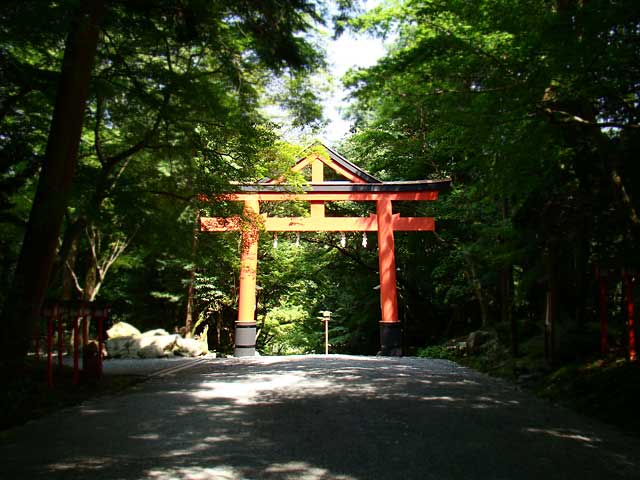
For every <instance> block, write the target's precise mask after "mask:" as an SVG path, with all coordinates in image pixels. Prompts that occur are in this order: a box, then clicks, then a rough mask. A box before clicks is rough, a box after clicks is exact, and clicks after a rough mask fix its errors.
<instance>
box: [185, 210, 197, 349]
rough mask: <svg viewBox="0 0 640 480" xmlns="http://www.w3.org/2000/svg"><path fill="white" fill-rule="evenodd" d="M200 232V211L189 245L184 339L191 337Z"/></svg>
mask: <svg viewBox="0 0 640 480" xmlns="http://www.w3.org/2000/svg"><path fill="white" fill-rule="evenodd" d="M199 232H200V209H199V208H198V210H197V213H196V220H195V223H194V225H193V242H192V243H191V264H192V266H191V269H190V271H189V288H188V289H187V315H186V318H185V321H184V329H185V334H184V335H185V337H187V338H189V337H191V334H192V331H193V296H194V293H195V281H196V254H197V252H198V233H199Z"/></svg>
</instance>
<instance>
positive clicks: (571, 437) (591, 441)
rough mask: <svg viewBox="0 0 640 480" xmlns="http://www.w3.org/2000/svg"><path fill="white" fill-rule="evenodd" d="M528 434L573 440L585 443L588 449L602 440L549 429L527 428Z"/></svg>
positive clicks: (573, 431)
mask: <svg viewBox="0 0 640 480" xmlns="http://www.w3.org/2000/svg"><path fill="white" fill-rule="evenodd" d="M525 431H526V432H529V433H542V434H544V435H549V436H550V437H555V438H562V439H566V440H575V441H577V442H581V443H585V444H587V446H589V447H595V444H596V443H600V442H601V441H602V440H601V439H599V438H598V437H590V436H587V435H584V434H583V433H581V432H577V431H575V430H554V429H551V428H527V429H526V430H525Z"/></svg>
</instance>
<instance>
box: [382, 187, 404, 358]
mask: <svg viewBox="0 0 640 480" xmlns="http://www.w3.org/2000/svg"><path fill="white" fill-rule="evenodd" d="M377 214H378V265H379V271H380V308H381V310H382V320H381V321H380V344H381V348H380V354H381V355H389V356H401V355H402V331H401V329H400V322H399V320H398V297H397V287H396V260H395V252H394V248H395V247H394V240H393V209H392V204H391V200H390V199H389V198H388V197H383V198H381V199H380V200H378V201H377Z"/></svg>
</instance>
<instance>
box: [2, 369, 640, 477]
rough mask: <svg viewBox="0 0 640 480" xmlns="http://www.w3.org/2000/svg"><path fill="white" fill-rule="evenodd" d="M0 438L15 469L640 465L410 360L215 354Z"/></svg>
mask: <svg viewBox="0 0 640 480" xmlns="http://www.w3.org/2000/svg"><path fill="white" fill-rule="evenodd" d="M0 440H1V441H2V446H1V447H0V455H1V458H3V460H1V461H0V470H2V471H4V472H5V473H11V474H12V475H13V474H16V475H17V477H14V478H21V477H20V475H23V476H24V478H37V477H45V476H46V477H47V478H51V477H52V476H53V477H54V478H55V477H58V478H123V479H125V478H126V479H129V478H131V479H133V478H154V479H163V480H164V479H201V478H202V479H205V478H221V479H226V478H229V479H236V478H247V479H249V478H260V479H263V478H265V479H272V478H273V479H302V478H304V479H318V480H319V479H370V478H371V479H377V478H401V479H411V478H415V479H476V478H477V479H534V478H535V479H539V478H545V479H564V478H581V479H591V478H593V479H602V478H607V479H618V478H620V479H622V478H638V477H637V476H635V477H634V475H637V472H638V466H639V463H638V456H637V455H638V454H637V452H638V451H639V450H638V444H637V443H633V441H631V440H629V439H627V438H625V437H623V436H621V435H619V434H617V433H616V432H615V431H613V430H610V429H608V428H607V427H603V426H601V425H598V424H592V423H589V422H587V421H586V420H584V419H583V418H581V417H578V416H576V415H574V414H572V413H570V412H567V411H565V410H562V409H558V408H554V407H551V406H550V405H548V404H546V403H544V402H541V401H538V400H536V399H533V398H530V397H529V396H527V395H525V394H523V393H521V392H517V391H515V390H514V389H513V388H511V387H509V386H508V385H507V384H505V383H502V382H500V381H497V380H494V379H490V378H488V377H486V376H483V375H480V374H477V373H475V372H472V371H470V370H467V369H464V368H462V367H458V366H457V365H455V364H453V363H450V362H446V361H438V360H425V359H408V358H407V359H380V358H368V357H328V358H323V357H296V358H283V357H274V358H269V357H266V358H261V359H248V360H238V359H228V360H224V361H221V360H213V361H211V362H207V363H204V364H200V365H199V366H197V367H195V368H194V369H191V370H189V371H183V372H180V373H177V374H175V375H173V376H167V377H164V378H157V379H153V380H151V381H149V382H147V383H146V384H144V385H141V386H139V387H137V388H136V389H134V390H132V391H131V392H129V393H128V394H126V395H122V396H118V397H113V398H110V399H103V400H100V401H96V402H92V403H89V404H87V405H85V406H83V407H82V408H80V409H76V410H73V411H69V412H66V413H60V414H57V415H55V416H52V417H49V418H47V419H43V420H42V421H39V422H34V423H32V424H29V425H26V426H25V427H23V428H21V429H16V430H15V431H13V432H10V435H9V436H8V437H7V438H1V439H0ZM631 452H634V453H633V455H632V453H631ZM35 459H37V460H35ZM18 473H19V475H18ZM27 475H28V477H27ZM7 478H11V477H7Z"/></svg>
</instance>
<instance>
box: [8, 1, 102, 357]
mask: <svg viewBox="0 0 640 480" xmlns="http://www.w3.org/2000/svg"><path fill="white" fill-rule="evenodd" d="M79 5H80V7H79V10H78V12H77V14H76V16H75V18H74V21H73V23H72V26H71V29H70V31H69V35H68V37H67V41H66V45H65V52H64V58H63V61H62V70H61V74H60V83H59V85H58V91H57V94H56V102H55V106H54V110H53V118H52V120H51V127H50V130H49V137H48V141H47V147H46V151H45V157H44V162H43V165H42V171H41V173H40V177H39V179H38V187H37V190H36V195H35V198H34V201H33V205H32V207H31V213H30V215H29V222H28V223H27V228H26V231H25V236H24V240H23V242H22V248H21V250H20V256H19V258H18V264H17V267H16V272H15V275H14V279H13V284H12V288H11V291H10V293H9V295H8V301H7V304H6V305H5V308H4V312H3V318H2V328H1V329H0V331H1V332H2V333H1V334H0V335H1V337H0V338H1V340H0V351H1V353H0V355H2V357H3V358H5V359H7V360H14V361H19V360H20V359H22V358H24V357H25V356H26V353H27V351H28V348H29V341H30V338H31V332H32V330H33V329H34V327H35V324H36V321H37V319H38V316H39V314H40V308H41V306H42V302H43V301H44V298H45V294H46V290H47V286H48V283H49V277H50V274H51V269H52V266H53V262H54V257H55V253H56V247H57V244H58V236H59V234H60V227H61V225H62V220H63V217H64V213H65V210H66V208H67V203H68V200H69V195H70V193H71V186H72V183H73V177H74V172H75V169H76V165H77V162H78V147H79V143H80V136H81V134H82V123H83V118H84V111H85V106H86V102H87V97H88V95H89V84H90V81H91V72H92V69H93V62H94V58H95V55H96V50H97V46H98V40H99V32H100V25H101V23H102V19H103V17H104V13H105V2H104V0H87V1H86V2H81V3H80V4H79Z"/></svg>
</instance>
